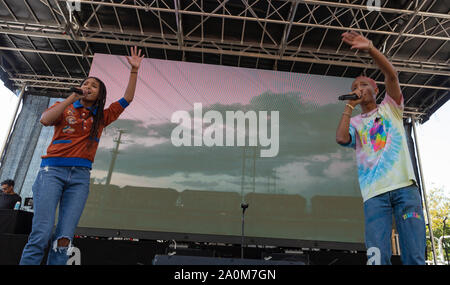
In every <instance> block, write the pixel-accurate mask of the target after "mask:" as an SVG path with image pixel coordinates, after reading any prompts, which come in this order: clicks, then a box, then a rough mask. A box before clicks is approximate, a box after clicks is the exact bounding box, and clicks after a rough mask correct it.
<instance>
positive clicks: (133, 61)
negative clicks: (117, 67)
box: [123, 47, 144, 103]
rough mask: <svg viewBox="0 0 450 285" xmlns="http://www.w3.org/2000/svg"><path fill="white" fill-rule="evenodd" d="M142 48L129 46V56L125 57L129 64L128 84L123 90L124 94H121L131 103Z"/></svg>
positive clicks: (141, 57)
mask: <svg viewBox="0 0 450 285" xmlns="http://www.w3.org/2000/svg"><path fill="white" fill-rule="evenodd" d="M141 52H142V50H139V51H138V49H137V47H132V48H131V57H127V61H128V63H129V64H130V66H131V71H130V79H129V80H128V86H127V89H126V90H125V95H124V96H123V97H124V98H125V100H127V102H128V103H131V101H133V98H134V92H135V91H136V81H137V73H138V70H139V67H140V65H141V61H142V59H143V58H144V55H142V56H141Z"/></svg>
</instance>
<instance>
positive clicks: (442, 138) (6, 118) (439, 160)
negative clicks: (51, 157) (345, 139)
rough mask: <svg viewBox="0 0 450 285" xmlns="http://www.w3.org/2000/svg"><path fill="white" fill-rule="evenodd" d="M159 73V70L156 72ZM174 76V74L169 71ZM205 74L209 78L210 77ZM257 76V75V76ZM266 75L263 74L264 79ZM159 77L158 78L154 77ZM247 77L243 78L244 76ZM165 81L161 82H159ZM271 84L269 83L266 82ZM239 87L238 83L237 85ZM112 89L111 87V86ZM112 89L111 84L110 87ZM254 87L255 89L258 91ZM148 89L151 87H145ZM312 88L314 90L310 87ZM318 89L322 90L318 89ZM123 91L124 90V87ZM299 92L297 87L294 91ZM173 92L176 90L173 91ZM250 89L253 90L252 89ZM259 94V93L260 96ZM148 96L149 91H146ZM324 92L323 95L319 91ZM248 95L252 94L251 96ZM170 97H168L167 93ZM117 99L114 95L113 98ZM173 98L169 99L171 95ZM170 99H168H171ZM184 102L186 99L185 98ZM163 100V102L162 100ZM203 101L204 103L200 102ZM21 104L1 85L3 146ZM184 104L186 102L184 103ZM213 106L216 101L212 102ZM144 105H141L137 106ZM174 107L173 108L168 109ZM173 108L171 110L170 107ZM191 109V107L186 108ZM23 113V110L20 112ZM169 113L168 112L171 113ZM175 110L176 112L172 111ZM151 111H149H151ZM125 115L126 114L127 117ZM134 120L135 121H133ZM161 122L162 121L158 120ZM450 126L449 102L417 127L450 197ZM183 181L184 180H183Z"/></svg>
mask: <svg viewBox="0 0 450 285" xmlns="http://www.w3.org/2000/svg"><path fill="white" fill-rule="evenodd" d="M172 68H176V69H177V70H178V72H181V71H179V70H180V69H179V68H178V67H177V66H176V64H175V65H172ZM208 68H210V70H209V71H208V72H206V74H210V75H211V74H214V73H215V72H218V70H213V69H214V66H209V67H208ZM154 70H158V69H156V68H155V69H154ZM167 72H170V73H172V72H173V71H167ZM164 73H166V72H162V74H159V75H158V76H164V75H163V74H164ZM206 74H205V75H206ZM256 74H257V73H256ZM180 75H181V76H182V77H184V78H186V76H188V75H186V74H184V75H183V74H180ZM263 75H264V74H261V76H263ZM154 76H156V75H154ZM242 76H243V75H242ZM261 79H263V78H258V77H255V78H247V80H248V81H249V82H252V81H259V80H261ZM233 80H243V79H242V78H241V79H239V78H234V79H231V81H230V82H228V84H225V85H224V86H219V87H217V88H218V89H217V90H220V89H225V88H233V85H234V84H231V82H232V81H233ZM157 81H161V80H157ZM189 81H190V82H195V80H189ZM263 81H266V82H268V81H267V80H263ZM234 83H235V84H236V83H237V82H234ZM107 86H108V84H107ZM109 86H111V85H109ZM254 87H255V86H253V88H251V90H253V89H254ZM145 88H148V86H147V87H145ZM185 88H191V89H192V90H193V92H195V93H198V94H201V93H202V92H201V90H200V88H201V84H200V85H198V86H186V87H185ZM277 88H279V87H277V86H266V87H263V89H266V90H258V91H257V92H264V91H271V92H280V91H281V90H280V89H277ZM308 88H310V87H308ZM316 88H318V87H316ZM120 89H123V88H120ZM294 89H296V88H294ZM172 90H173V88H172ZM249 90H250V89H249ZM283 91H289V88H287V90H286V89H285V88H283ZM257 92H255V94H257ZM145 93H147V94H148V91H147V92H145ZM227 93H231V94H232V93H233V92H227ZM318 93H320V92H318ZM247 94H248V93H247ZM165 95H166V96H167V94H165ZM111 97H113V96H111ZM168 97H169V96H168ZM168 97H166V98H168ZM238 97H240V96H238V95H237V96H236V97H235V98H238ZM181 100H182V99H181ZM161 101H162V100H161ZM199 101H203V100H200V99H199ZM17 102H18V98H17V96H16V95H15V94H13V93H12V92H11V91H10V90H8V89H7V88H5V87H4V85H3V83H2V82H0V146H3V143H4V141H5V139H6V137H7V134H6V132H7V130H8V126H9V124H10V122H11V119H12V116H13V113H14V110H15V107H16V104H17ZM180 103H182V102H180ZM211 103H212V102H211ZM227 103H231V104H232V103H235V100H234V99H233V98H230V102H227ZM242 103H248V101H245V102H244V101H242ZM136 105H140V104H136ZM318 105H321V104H320V102H318ZM166 107H170V106H166ZM169 109H171V108H169ZM186 109H187V108H186ZM19 110H20V109H19ZM157 110H159V112H160V113H159V115H160V118H161V117H163V118H165V119H166V120H167V116H166V114H164V113H166V112H164V111H165V109H164V106H163V104H162V105H161V106H159V107H158V108H157ZM167 111H168V110H167ZM171 111H173V110H171ZM147 112H148V109H147ZM124 115H125V114H124ZM129 119H132V118H129ZM158 121H159V120H158ZM449 123H450V102H447V103H446V104H444V106H442V107H441V108H440V109H439V110H437V111H436V112H435V113H434V114H433V116H432V117H431V118H430V120H429V121H427V122H426V123H425V124H423V125H419V126H418V128H417V132H418V139H419V148H420V157H421V161H422V167H423V171H424V178H425V183H426V189H427V190H430V189H432V188H436V187H440V188H443V189H444V191H445V193H446V194H447V195H448V196H450V179H449V178H448V169H449V168H448V163H449V162H450V149H449V148H448V142H449V140H450V133H449V132H445V130H447V129H448V124H449ZM180 179H181V178H180Z"/></svg>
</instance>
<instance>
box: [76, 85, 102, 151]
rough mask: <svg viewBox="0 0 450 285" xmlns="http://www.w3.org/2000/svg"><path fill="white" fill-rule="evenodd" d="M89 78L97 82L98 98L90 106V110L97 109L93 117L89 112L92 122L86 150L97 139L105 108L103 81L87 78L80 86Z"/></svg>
mask: <svg viewBox="0 0 450 285" xmlns="http://www.w3.org/2000/svg"><path fill="white" fill-rule="evenodd" d="M89 78H93V79H95V80H97V82H98V83H99V85H100V86H99V91H98V96H97V100H96V101H95V103H94V105H93V106H92V110H93V109H94V108H97V113H96V114H95V115H94V114H93V112H92V110H91V111H89V116H90V115H91V114H92V116H93V117H94V122H93V124H92V128H91V133H90V135H89V143H88V146H87V147H88V148H89V147H90V146H91V145H92V142H94V141H95V140H96V139H97V137H98V130H99V128H100V124H102V123H103V109H104V108H105V102H106V86H105V83H103V81H101V80H100V79H98V78H97V77H93V76H90V77H87V78H85V79H84V80H83V82H81V85H80V86H82V85H83V84H84V82H85V81H86V80H88V79H89Z"/></svg>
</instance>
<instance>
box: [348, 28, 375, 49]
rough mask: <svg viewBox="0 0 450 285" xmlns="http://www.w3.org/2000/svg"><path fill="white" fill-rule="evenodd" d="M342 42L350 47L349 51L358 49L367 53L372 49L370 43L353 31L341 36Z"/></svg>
mask: <svg viewBox="0 0 450 285" xmlns="http://www.w3.org/2000/svg"><path fill="white" fill-rule="evenodd" d="M342 41H343V42H344V43H346V44H348V45H350V46H351V48H350V49H358V50H363V51H369V50H370V49H371V48H372V47H373V44H372V41H371V40H369V39H367V38H366V37H364V36H363V35H360V34H358V33H357V32H355V31H351V32H345V33H343V34H342Z"/></svg>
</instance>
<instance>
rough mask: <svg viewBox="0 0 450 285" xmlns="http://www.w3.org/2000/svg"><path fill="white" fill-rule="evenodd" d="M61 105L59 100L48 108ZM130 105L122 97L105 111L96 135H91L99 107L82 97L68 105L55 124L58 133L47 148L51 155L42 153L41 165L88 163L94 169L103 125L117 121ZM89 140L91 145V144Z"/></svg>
mask: <svg viewBox="0 0 450 285" xmlns="http://www.w3.org/2000/svg"><path fill="white" fill-rule="evenodd" d="M57 104H60V102H56V103H55V104H54V105H53V106H51V107H50V108H48V109H47V110H50V109H51V108H54V107H55V106H56V105H57ZM127 106H128V102H127V101H126V100H125V99H124V98H122V99H120V100H119V101H116V102H114V103H112V104H111V105H110V106H109V107H108V108H107V109H105V110H103V123H101V124H100V126H99V129H98V133H97V136H98V137H96V138H91V137H90V131H91V128H92V125H93V122H94V117H93V115H92V114H91V110H92V113H94V114H95V113H96V112H97V109H91V108H86V107H84V106H83V105H82V104H81V102H80V100H78V101H76V102H75V103H73V104H72V105H70V106H68V107H67V108H66V109H65V110H64V112H63V113H62V114H61V116H60V117H59V119H58V120H56V121H55V122H54V124H53V126H54V128H55V132H54V135H53V139H52V142H51V143H50V145H49V146H48V148H47V154H46V155H44V156H42V163H41V167H45V166H84V167H89V168H91V167H92V162H94V157H95V153H96V152H97V148H98V143H99V141H100V136H101V133H102V131H103V128H104V127H106V126H108V125H109V124H111V123H112V122H114V121H115V120H117V118H119V116H120V114H122V112H123V111H124V110H125V108H126V107H127ZM89 142H91V145H90V146H89V147H88V144H89Z"/></svg>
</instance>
